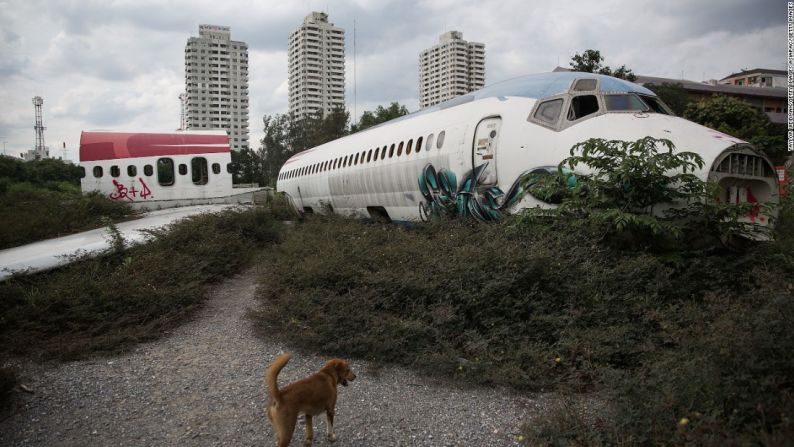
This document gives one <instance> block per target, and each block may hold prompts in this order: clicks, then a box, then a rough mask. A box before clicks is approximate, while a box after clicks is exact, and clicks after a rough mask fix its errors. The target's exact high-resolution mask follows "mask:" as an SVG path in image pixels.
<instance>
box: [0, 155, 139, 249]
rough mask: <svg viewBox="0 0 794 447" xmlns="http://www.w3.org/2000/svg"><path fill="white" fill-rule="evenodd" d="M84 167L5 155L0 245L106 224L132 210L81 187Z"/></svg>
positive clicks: (0, 173)
mask: <svg viewBox="0 0 794 447" xmlns="http://www.w3.org/2000/svg"><path fill="white" fill-rule="evenodd" d="M80 174H81V168H79V167H78V166H75V165H72V164H69V163H64V162H63V161H60V160H52V159H45V160H38V161H30V162H24V161H22V160H18V159H14V158H11V157H6V156H0V250H2V249H4V248H9V247H14V246H17V245H23V244H27V243H30V242H35V241H39V240H42V239H48V238H52V237H57V236H62V235H64V234H70V233H74V232H78V231H83V230H88V229H91V228H97V227H99V226H101V221H102V218H103V217H105V218H109V219H113V220H119V219H122V218H124V217H125V216H127V215H129V214H131V213H132V209H131V208H130V207H129V205H127V204H126V203H122V202H118V201H112V200H109V199H108V198H106V197H104V196H102V195H101V194H98V193H92V194H87V195H83V194H81V191H80Z"/></svg>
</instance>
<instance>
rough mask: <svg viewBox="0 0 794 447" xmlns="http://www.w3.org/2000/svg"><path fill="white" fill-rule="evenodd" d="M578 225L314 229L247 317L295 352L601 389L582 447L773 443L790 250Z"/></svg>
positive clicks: (784, 355)
mask: <svg viewBox="0 0 794 447" xmlns="http://www.w3.org/2000/svg"><path fill="white" fill-rule="evenodd" d="M577 228H578V227H577V224H575V223H571V222H566V221H559V220H550V221H547V220H543V219H540V218H538V219H536V220H535V221H526V220H521V221H518V220H508V221H507V222H505V223H504V224H498V225H470V224H468V223H466V222H459V221H443V220H442V221H438V222H434V223H431V224H429V225H422V226H418V227H416V228H414V229H405V228H401V227H398V226H393V225H377V224H367V223H363V222H358V221H349V220H344V219H339V218H326V217H321V216H314V217H312V218H309V219H307V220H306V221H305V222H304V223H301V224H298V225H297V226H296V227H295V228H294V229H292V230H291V231H290V232H288V233H287V235H286V236H285V240H284V242H283V243H282V244H280V246H279V247H278V248H277V249H276V250H274V252H273V255H272V257H271V258H270V259H269V262H268V268H267V272H268V274H267V277H263V278H262V280H261V288H260V299H261V307H260V308H259V310H258V311H257V312H255V313H254V318H255V319H256V321H257V322H258V327H259V328H260V329H261V330H262V331H263V332H266V333H267V334H268V335H269V336H272V335H273V334H280V336H281V337H283V338H284V339H285V340H286V341H288V342H289V343H291V344H293V345H294V346H295V347H297V348H299V349H305V350H310V351H320V352H323V353H325V354H327V355H343V356H355V357H360V358H367V359H373V360H378V361H383V362H396V363H399V364H402V365H406V366H412V367H415V368H417V369H419V370H421V371H424V372H426V373H427V374H433V375H441V376H444V377H452V378H456V379H458V380H464V381H468V382H474V383H480V384H501V385H507V386H512V387H515V388H517V389H525V390H549V389H553V390H560V391H564V392H596V393H599V395H603V396H606V399H607V400H608V402H609V403H610V408H609V414H610V415H616V416H614V418H609V419H605V420H601V421H599V422H598V424H596V425H594V426H583V427H581V429H580V430H579V432H578V433H575V434H574V435H575V436H574V437H576V436H579V437H581V439H587V440H590V441H588V442H596V441H594V440H599V439H601V440H608V441H609V442H606V441H605V442H606V443H608V444H611V443H618V442H619V441H620V440H621V439H624V440H625V439H629V440H632V443H633V442H648V443H651V444H656V443H659V442H666V440H670V439H679V440H680V441H681V442H685V441H686V440H692V441H693V442H696V443H697V442H700V441H703V442H705V441H706V440H708V439H717V440H719V439H731V438H734V437H745V438H747V439H763V437H764V436H768V437H771V438H770V439H778V438H779V437H780V436H782V434H783V433H786V430H788V428H787V427H789V425H787V424H788V422H786V421H787V420H788V419H787V418H789V417H790V415H791V414H794V413H791V410H794V408H792V400H791V390H792V386H794V357H793V356H791V355H790V354H789V353H790V352H792V351H791V349H794V346H792V343H794V339H793V338H792V337H791V336H790V335H786V328H791V327H794V312H793V310H794V286H792V285H791V284H790V283H789V280H788V278H790V277H791V274H792V273H794V256H792V255H791V252H789V253H782V252H781V251H780V250H779V249H778V248H776V247H777V243H775V244H759V245H756V246H753V247H751V248H750V250H749V251H748V252H746V253H733V254H731V255H729V256H727V255H726V254H727V252H725V251H722V250H719V249H709V250H706V251H676V252H670V251H663V252H644V251H636V250H622V249H618V248H614V247H611V246H609V245H605V244H603V243H602V241H600V240H599V239H598V238H597V237H594V236H593V235H592V234H589V233H583V232H580V231H578V230H577ZM759 403H760V404H761V407H758V404H759ZM757 408H763V409H764V413H763V418H765V419H762V418H761V413H760V412H758V410H757ZM698 415H700V416H698ZM682 417H687V418H689V419H690V420H691V421H692V422H691V423H690V425H689V426H688V428H687V429H686V431H684V430H682V429H679V427H678V426H677V422H678V421H679V420H680V418H682ZM540 426H542V424H541V425H538V427H540ZM613 429H614V430H615V431H614V432H611V431H610V430H613ZM679 432H680V433H681V435H680V436H683V437H680V438H678V436H679ZM530 435H531V433H529V432H528V433H527V436H530ZM572 436H573V435H572ZM776 437H778V438H776ZM543 439H546V440H547V441H548V442H554V439H553V437H552V438H545V437H544V438H543ZM544 442H546V441H544Z"/></svg>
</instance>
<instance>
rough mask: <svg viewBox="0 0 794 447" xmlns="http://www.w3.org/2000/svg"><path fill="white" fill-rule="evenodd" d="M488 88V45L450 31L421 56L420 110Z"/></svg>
mask: <svg viewBox="0 0 794 447" xmlns="http://www.w3.org/2000/svg"><path fill="white" fill-rule="evenodd" d="M483 87H485V44H482V43H478V42H467V41H465V40H463V33H461V32H459V31H449V32H446V33H444V34H442V35H441V36H440V37H439V39H438V45H436V46H434V47H432V48H428V49H427V50H424V51H422V53H421V54H420V55H419V107H420V108H425V107H429V106H432V105H434V104H438V103H440V102H444V101H446V100H448V99H452V98H454V97H456V96H460V95H465V94H466V93H469V92H472V91H474V90H479V89H481V88H483Z"/></svg>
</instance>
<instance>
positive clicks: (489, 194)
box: [419, 162, 530, 222]
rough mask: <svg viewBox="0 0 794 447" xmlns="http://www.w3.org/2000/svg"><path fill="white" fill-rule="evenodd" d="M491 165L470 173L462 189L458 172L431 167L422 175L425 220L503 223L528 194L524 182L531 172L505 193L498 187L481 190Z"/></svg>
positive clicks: (487, 187)
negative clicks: (466, 219)
mask: <svg viewBox="0 0 794 447" xmlns="http://www.w3.org/2000/svg"><path fill="white" fill-rule="evenodd" d="M489 163H490V162H485V163H483V164H481V165H479V166H477V167H475V168H474V169H473V170H472V171H469V172H467V173H466V174H465V175H464V176H463V178H464V180H463V181H462V182H461V184H460V186H458V184H457V177H456V176H455V173H454V172H452V171H450V170H448V169H446V168H441V169H439V170H438V171H436V169H435V167H433V165H432V164H431V163H428V164H427V165H426V166H425V167H424V169H422V173H421V174H420V175H419V190H420V191H421V192H422V195H423V196H424V198H425V202H424V203H420V204H419V214H420V216H421V218H422V220H424V221H427V220H429V219H430V218H431V217H432V216H460V217H472V218H474V219H477V220H480V221H484V222H492V221H498V220H501V219H502V217H503V215H504V213H505V210H507V209H508V208H510V207H511V206H513V205H514V204H515V203H516V202H518V201H519V200H520V199H521V198H522V197H524V194H526V190H525V189H524V186H523V183H524V181H523V180H524V179H525V178H526V176H527V175H530V172H529V171H527V172H525V173H524V174H521V175H520V176H518V178H517V179H516V181H515V182H513V185H512V186H511V187H510V189H509V190H508V191H507V193H505V192H504V191H502V190H501V189H500V188H499V187H498V186H480V181H481V180H482V178H483V177H484V175H485V173H486V170H487V168H488V164H489Z"/></svg>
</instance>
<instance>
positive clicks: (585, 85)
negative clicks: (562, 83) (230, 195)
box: [573, 79, 596, 92]
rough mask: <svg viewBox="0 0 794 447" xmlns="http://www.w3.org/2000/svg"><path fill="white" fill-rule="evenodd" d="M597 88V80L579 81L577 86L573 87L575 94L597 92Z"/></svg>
mask: <svg viewBox="0 0 794 447" xmlns="http://www.w3.org/2000/svg"><path fill="white" fill-rule="evenodd" d="M595 88H596V80H595V79H579V80H578V81H576V84H574V85H573V90H574V91H575V92H590V91H593V90H595Z"/></svg>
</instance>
